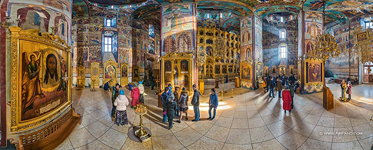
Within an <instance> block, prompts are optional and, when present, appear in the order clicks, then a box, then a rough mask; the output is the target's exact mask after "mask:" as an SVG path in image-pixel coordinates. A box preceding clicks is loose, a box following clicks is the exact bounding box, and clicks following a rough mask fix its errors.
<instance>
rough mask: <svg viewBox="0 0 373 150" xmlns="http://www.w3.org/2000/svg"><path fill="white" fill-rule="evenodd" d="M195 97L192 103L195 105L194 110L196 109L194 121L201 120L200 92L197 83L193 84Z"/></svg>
mask: <svg viewBox="0 0 373 150" xmlns="http://www.w3.org/2000/svg"><path fill="white" fill-rule="evenodd" d="M193 90H194V94H193V99H192V102H191V103H192V105H193V110H194V116H195V118H194V119H193V120H192V121H199V116H200V115H199V92H198V90H197V87H196V85H195V84H193Z"/></svg>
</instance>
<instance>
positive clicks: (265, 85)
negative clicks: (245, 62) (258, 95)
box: [263, 77, 267, 94]
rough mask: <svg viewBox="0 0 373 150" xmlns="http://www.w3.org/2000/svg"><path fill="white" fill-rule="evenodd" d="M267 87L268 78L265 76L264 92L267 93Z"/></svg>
mask: <svg viewBox="0 0 373 150" xmlns="http://www.w3.org/2000/svg"><path fill="white" fill-rule="evenodd" d="M266 88H267V79H266V77H264V80H263V91H264V94H265V93H267V90H266Z"/></svg>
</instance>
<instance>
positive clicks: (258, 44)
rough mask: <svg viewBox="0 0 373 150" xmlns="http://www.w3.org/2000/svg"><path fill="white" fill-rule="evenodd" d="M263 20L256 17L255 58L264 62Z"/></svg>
mask: <svg viewBox="0 0 373 150" xmlns="http://www.w3.org/2000/svg"><path fill="white" fill-rule="evenodd" d="M262 39H263V37H262V21H261V19H260V18H258V17H255V58H254V59H255V60H259V61H261V62H263V49H262V46H263V44H262Z"/></svg>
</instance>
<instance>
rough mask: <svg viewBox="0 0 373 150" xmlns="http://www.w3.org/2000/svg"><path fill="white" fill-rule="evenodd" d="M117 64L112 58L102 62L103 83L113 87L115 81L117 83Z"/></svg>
mask: <svg viewBox="0 0 373 150" xmlns="http://www.w3.org/2000/svg"><path fill="white" fill-rule="evenodd" d="M117 66H118V63H117V62H115V61H114V60H113V59H112V58H110V59H108V60H107V61H106V62H104V73H103V85H105V84H106V83H109V86H110V87H113V86H114V85H115V84H116V83H118V78H117Z"/></svg>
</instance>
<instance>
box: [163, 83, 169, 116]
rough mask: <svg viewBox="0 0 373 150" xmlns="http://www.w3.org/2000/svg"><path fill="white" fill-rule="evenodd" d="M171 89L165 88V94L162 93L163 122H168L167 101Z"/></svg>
mask: <svg viewBox="0 0 373 150" xmlns="http://www.w3.org/2000/svg"><path fill="white" fill-rule="evenodd" d="M169 91H170V90H169V88H168V87H165V88H164V92H163V93H162V95H161V100H162V108H163V110H162V114H163V120H162V122H166V121H167V115H166V103H167V99H168V97H169V95H168V92H169Z"/></svg>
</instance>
